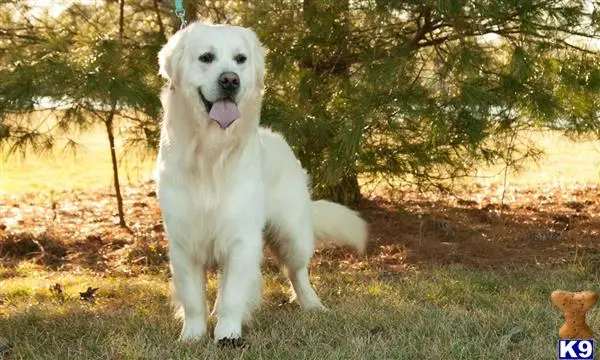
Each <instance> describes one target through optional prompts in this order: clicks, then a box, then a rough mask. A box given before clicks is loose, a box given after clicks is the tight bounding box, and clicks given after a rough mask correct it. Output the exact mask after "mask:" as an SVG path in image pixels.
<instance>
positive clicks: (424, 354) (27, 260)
mask: <svg viewBox="0 0 600 360" xmlns="http://www.w3.org/2000/svg"><path fill="white" fill-rule="evenodd" d="M81 140H82V143H83V145H84V148H85V149H86V151H84V152H80V153H79V155H78V158H77V159H76V160H73V158H72V157H70V155H66V156H64V155H60V153H55V154H54V156H53V157H52V158H51V159H48V158H45V157H43V156H31V157H27V158H26V159H24V160H18V159H11V160H10V161H8V162H3V163H2V167H1V168H0V170H1V171H2V173H1V181H0V190H1V191H0V340H2V339H5V340H7V341H8V342H9V343H10V345H11V348H10V351H9V352H8V353H7V354H6V355H5V356H4V359H198V358H199V359H204V358H206V359H223V358H226V359H229V358H249V359H445V360H446V359H554V358H556V343H557V339H558V328H559V327H560V325H561V322H562V318H561V314H560V313H559V312H558V311H557V310H556V309H554V308H553V306H552V305H551V303H550V293H551V292H552V291H553V290H555V289H566V290H573V291H576V290H577V291H578V290H584V289H593V290H597V291H600V288H599V284H600V279H599V278H600V217H599V216H598V214H600V192H599V187H598V183H599V181H598V180H599V177H598V170H599V169H600V152H598V149H600V145H599V143H598V142H597V141H596V142H581V143H573V142H569V141H567V140H565V139H562V138H560V137H557V136H556V135H555V134H546V135H541V136H540V137H539V142H540V143H541V144H542V146H543V147H544V148H545V149H546V151H547V153H548V156H547V157H546V158H544V159H543V160H542V161H541V162H540V163H539V164H529V165H528V166H527V168H526V169H525V171H524V172H522V173H520V174H509V178H508V183H509V187H508V188H507V189H506V193H505V194H504V195H505V197H504V201H503V202H502V203H501V202H500V201H501V200H500V198H501V194H502V191H503V190H504V189H503V187H502V186H500V185H499V184H501V183H502V178H501V177H496V178H487V179H484V180H481V181H476V180H473V182H475V183H471V184H467V186H465V189H463V190H461V191H460V192H457V193H455V194H452V195H442V194H433V193H431V194H417V193H414V192H408V191H407V192H402V191H400V192H396V193H385V194H386V196H382V195H381V194H379V195H373V196H372V197H371V198H369V199H367V200H365V202H364V203H363V204H362V205H361V208H360V211H361V213H362V214H363V215H364V216H365V218H366V219H367V220H368V221H369V222H370V224H371V228H372V234H371V238H370V245H369V247H368V251H367V254H366V256H364V257H357V256H356V255H355V254H353V253H352V252H350V251H346V250H345V249H334V250H329V249H321V250H318V251H317V253H316V255H315V257H314V259H313V263H312V265H311V278H312V281H313V283H314V285H315V287H316V289H317V292H318V294H319V295H320V296H321V297H322V299H323V301H324V303H325V304H326V306H328V307H329V308H330V310H331V311H330V312H329V313H303V312H301V311H300V310H299V309H298V307H297V306H296V305H295V304H289V303H287V302H286V299H287V297H288V294H287V284H286V283H285V279H284V278H283V276H282V275H281V274H280V273H279V272H278V270H277V268H276V266H275V265H274V264H273V262H272V261H270V258H269V257H268V256H267V261H265V264H264V266H263V268H264V271H263V273H264V275H265V278H264V279H265V287H264V291H263V293H264V302H263V304H262V306H261V307H260V308H259V309H258V310H257V312H256V313H255V316H254V318H253V320H252V321H251V322H250V324H249V326H248V327H247V328H246V329H245V334H244V335H245V338H246V340H247V342H248V344H249V347H248V348H246V349H229V348H224V349H222V348H219V347H217V346H216V345H213V344H212V341H211V340H212V339H208V338H207V339H205V340H204V341H201V342H198V343H191V344H180V343H177V342H176V339H177V337H178V334H179V331H180V327H181V324H180V322H179V321H178V320H176V319H175V318H174V317H173V313H174V312H173V309H172V307H171V301H170V296H169V272H168V265H167V250H166V249H167V245H166V241H165V239H164V233H163V229H162V223H161V219H160V213H159V210H158V207H157V204H156V199H155V196H156V195H155V193H154V192H153V185H152V184H149V183H147V182H145V179H147V178H148V177H149V175H150V173H151V168H152V166H153V164H152V160H151V159H149V160H147V161H137V160H136V159H135V158H131V157H128V158H127V159H128V161H127V164H129V166H128V167H127V166H123V167H122V171H123V172H122V174H123V179H124V184H125V186H124V191H123V194H124V200H125V209H126V218H127V221H128V224H129V226H130V229H131V231H130V232H128V231H121V230H119V229H118V228H116V226H115V217H114V215H115V201H114V196H112V190H111V187H110V181H111V174H110V161H109V157H108V151H106V144H105V143H104V141H105V140H104V137H103V133H102V132H94V133H90V134H86V135H84V136H83V137H82V139H81ZM582 158H583V159H585V161H582ZM495 172H497V169H483V170H482V174H491V173H495ZM500 208H502V212H500V211H499V209H500ZM57 284H58V286H57ZM215 284H216V283H215V279H214V278H210V279H209V288H210V289H209V297H210V298H211V299H214V292H215ZM90 286H91V287H94V288H98V291H97V293H96V296H95V299H94V300H93V301H86V300H82V299H80V295H79V293H80V292H84V291H85V290H86V289H87V288H88V287H90ZM56 289H60V290H56ZM588 323H589V324H590V325H591V327H592V328H593V329H594V330H595V331H596V334H600V315H598V311H597V310H592V311H590V318H589V321H588ZM210 326H211V327H214V319H212V320H211V325H210ZM1 343H2V341H0V359H3V357H2V354H1Z"/></svg>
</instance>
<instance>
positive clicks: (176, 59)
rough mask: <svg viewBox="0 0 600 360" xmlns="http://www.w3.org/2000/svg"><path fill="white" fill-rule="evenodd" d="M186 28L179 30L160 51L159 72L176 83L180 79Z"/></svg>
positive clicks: (172, 82)
mask: <svg viewBox="0 0 600 360" xmlns="http://www.w3.org/2000/svg"><path fill="white" fill-rule="evenodd" d="M186 34H187V31H186V29H182V30H179V31H177V32H176V33H175V34H174V35H173V36H171V38H170V39H169V41H167V43H166V44H165V45H164V46H163V48H162V49H161V50H160V51H159V52H158V65H159V70H158V73H159V74H160V75H162V76H163V77H164V78H166V79H168V80H169V81H170V82H171V84H172V85H174V84H175V83H176V81H177V79H178V69H179V67H180V66H181V58H182V57H183V49H184V39H185V36H186Z"/></svg>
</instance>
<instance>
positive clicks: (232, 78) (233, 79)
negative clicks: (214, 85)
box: [219, 71, 240, 92]
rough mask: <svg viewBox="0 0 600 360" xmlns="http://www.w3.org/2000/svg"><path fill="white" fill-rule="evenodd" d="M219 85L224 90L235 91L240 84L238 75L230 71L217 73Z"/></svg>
mask: <svg viewBox="0 0 600 360" xmlns="http://www.w3.org/2000/svg"><path fill="white" fill-rule="evenodd" d="M219 85H220V86H221V89H223V90H225V91H228V92H232V91H235V90H237V88H238V87H239V86H240V77H239V76H238V75H237V74H236V73H234V72H231V71H228V72H224V73H222V74H221V75H219Z"/></svg>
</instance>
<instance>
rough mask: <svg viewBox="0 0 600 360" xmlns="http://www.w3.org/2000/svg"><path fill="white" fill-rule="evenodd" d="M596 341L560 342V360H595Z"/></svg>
mask: <svg viewBox="0 0 600 360" xmlns="http://www.w3.org/2000/svg"><path fill="white" fill-rule="evenodd" d="M593 359H594V340H562V339H561V340H558V360H593Z"/></svg>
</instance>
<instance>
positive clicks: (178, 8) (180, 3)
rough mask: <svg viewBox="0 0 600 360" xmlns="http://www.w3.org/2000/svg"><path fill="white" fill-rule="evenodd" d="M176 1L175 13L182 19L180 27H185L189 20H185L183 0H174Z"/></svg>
mask: <svg viewBox="0 0 600 360" xmlns="http://www.w3.org/2000/svg"><path fill="white" fill-rule="evenodd" d="M174 2H175V15H176V16H177V17H178V18H179V20H180V21H181V27H180V28H179V29H183V28H184V27H185V26H186V25H187V21H185V9H184V8H183V0H174Z"/></svg>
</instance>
